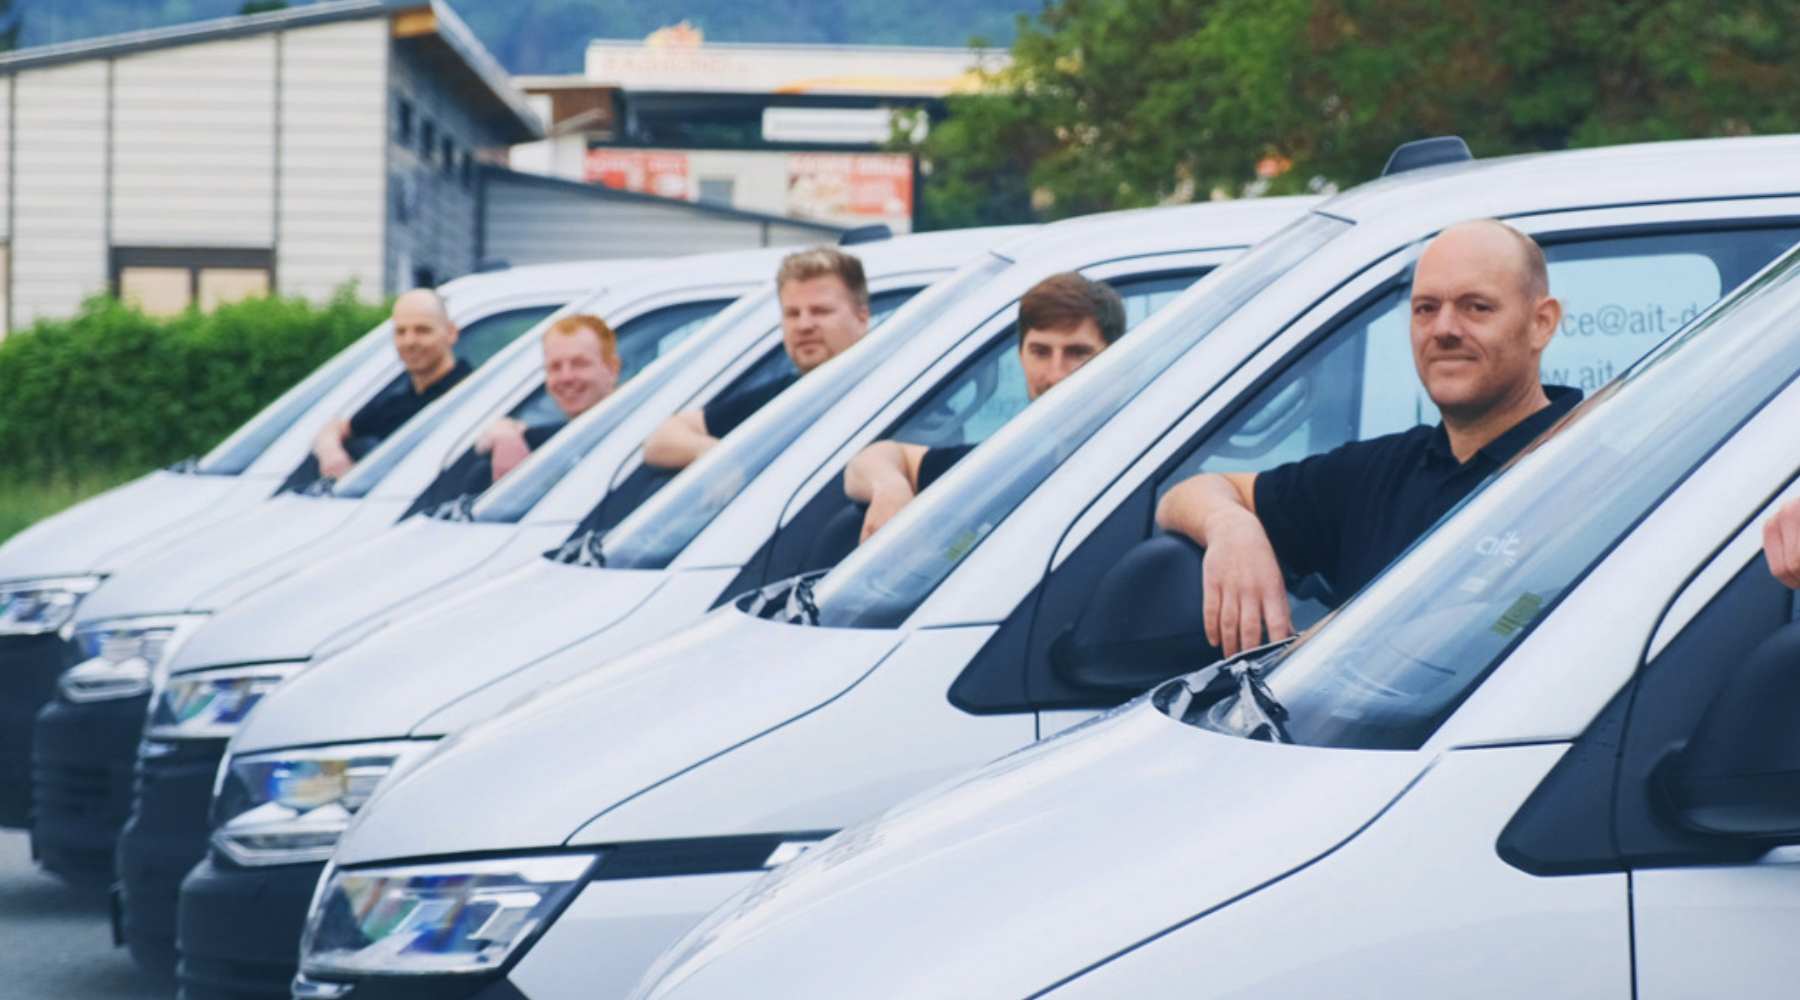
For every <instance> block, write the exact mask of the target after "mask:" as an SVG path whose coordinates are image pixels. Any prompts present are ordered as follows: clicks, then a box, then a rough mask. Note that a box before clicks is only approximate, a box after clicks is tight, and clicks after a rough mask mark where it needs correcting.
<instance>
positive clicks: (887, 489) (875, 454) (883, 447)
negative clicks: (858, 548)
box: [844, 441, 925, 545]
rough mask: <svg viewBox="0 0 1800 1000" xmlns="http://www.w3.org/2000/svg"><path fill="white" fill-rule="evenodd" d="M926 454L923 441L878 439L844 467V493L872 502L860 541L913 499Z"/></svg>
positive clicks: (864, 518)
mask: <svg viewBox="0 0 1800 1000" xmlns="http://www.w3.org/2000/svg"><path fill="white" fill-rule="evenodd" d="M924 458H925V447H924V446H923V445H917V444H901V443H900V442H898V441H877V442H875V443H874V444H872V445H870V446H868V447H867V448H864V449H863V450H862V451H860V452H857V454H856V457H855V458H852V459H851V460H850V464H849V465H846V466H845V467H844V495H845V496H847V497H849V498H850V499H852V500H854V501H856V502H857V503H863V504H868V505H869V509H868V512H867V513H866V514H864V515H863V525H862V537H860V538H858V539H857V544H859V545H860V544H862V543H863V542H866V541H868V540H869V536H870V535H873V534H874V533H875V532H877V531H880V530H881V526H882V525H884V524H886V523H888V521H890V520H892V519H893V516H894V515H895V514H898V513H900V511H901V510H903V509H904V508H905V507H906V505H907V504H909V503H912V500H913V497H914V496H916V495H918V490H919V463H920V462H922V461H924Z"/></svg>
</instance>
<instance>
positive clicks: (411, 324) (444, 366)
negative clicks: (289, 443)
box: [313, 288, 470, 479]
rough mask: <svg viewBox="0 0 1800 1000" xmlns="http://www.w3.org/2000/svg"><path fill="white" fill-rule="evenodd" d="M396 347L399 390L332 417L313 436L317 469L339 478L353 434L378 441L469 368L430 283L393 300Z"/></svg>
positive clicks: (348, 462)
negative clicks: (401, 372)
mask: <svg viewBox="0 0 1800 1000" xmlns="http://www.w3.org/2000/svg"><path fill="white" fill-rule="evenodd" d="M393 320H394V352H395V353H396V354H398V355H399V356H400V364H401V366H402V367H403V368H405V369H406V382H405V383H404V384H403V385H401V386H400V388H399V391H397V392H395V391H390V392H383V393H381V394H380V395H378V396H376V397H375V398H374V399H372V400H370V401H369V402H368V403H366V404H364V405H363V408H362V409H360V410H358V411H356V415H355V416H353V417H351V418H350V419H348V420H333V421H332V422H330V423H328V424H326V425H325V426H324V427H323V428H321V429H320V430H319V434H318V436H317V437H315V438H313V457H314V458H317V459H318V460H319V474H320V475H321V476H327V477H329V478H332V479H337V478H340V477H342V476H343V475H344V473H346V472H349V471H350V467H351V466H352V465H354V464H356V459H354V458H352V457H351V455H350V452H349V451H348V450H347V449H346V448H345V447H344V445H345V442H346V441H347V440H349V439H352V438H356V439H360V440H364V441H368V440H374V441H380V440H382V439H384V438H386V437H387V436H388V435H389V434H392V433H393V432H394V431H396V430H398V429H399V428H400V425H401V424H404V423H406V422H407V421H408V420H410V419H412V416H413V415H414V414H416V413H418V412H419V411H420V410H422V409H424V408H425V407H426V406H427V405H428V404H430V403H431V401H432V400H434V399H437V398H438V397H439V396H442V395H443V394H444V393H446V392H449V391H450V389H451V387H453V386H455V385H456V383H458V382H461V381H462V380H463V379H464V378H466V377H467V376H468V374H469V371H470V368H469V363H468V362H467V361H463V360H462V359H460V358H458V357H457V356H456V352H455V348H456V324H455V323H454V322H452V321H451V319H450V312H449V310H447V309H445V308H444V300H443V299H442V298H440V297H439V296H438V293H436V292H434V291H432V290H431V289H429V288H415V289H413V290H412V291H410V292H407V293H405V294H404V295H401V296H400V297H399V298H397V299H395V300H394V316H393Z"/></svg>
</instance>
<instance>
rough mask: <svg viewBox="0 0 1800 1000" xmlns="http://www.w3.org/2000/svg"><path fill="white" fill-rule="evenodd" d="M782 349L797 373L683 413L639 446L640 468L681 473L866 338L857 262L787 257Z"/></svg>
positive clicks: (781, 279) (836, 254) (813, 254)
mask: <svg viewBox="0 0 1800 1000" xmlns="http://www.w3.org/2000/svg"><path fill="white" fill-rule="evenodd" d="M775 290H776V296H777V297H778V298H779V299H780V301H781V343H782V346H783V347H784V348H785V349H786V350H787V355H788V358H789V360H791V361H792V362H793V363H794V373H793V374H790V375H787V376H784V377H782V378H779V379H775V380H773V381H771V382H767V383H764V384H762V385H757V386H750V387H748V388H745V389H741V390H739V391H736V392H729V393H726V394H724V395H722V396H720V397H719V398H717V399H715V400H713V401H712V402H711V403H708V404H707V405H706V406H705V407H704V408H702V409H698V410H683V411H681V412H680V413H677V414H675V415H674V416H672V417H670V418H669V419H668V420H666V421H664V422H663V425H662V426H661V427H658V428H657V429H656V431H655V432H654V433H652V434H651V435H650V437H649V438H648V439H647V440H645V442H644V462H645V464H647V465H653V466H656V467H657V468H660V469H685V468H687V466H688V465H690V464H691V463H692V462H693V461H694V460H695V459H697V458H699V457H700V456H701V455H704V454H706V453H707V452H708V451H710V450H711V449H712V446H713V445H716V444H718V443H719V439H720V438H722V437H724V436H725V435H727V434H729V433H731V431H732V430H733V429H734V428H736V427H737V425H739V424H741V423H743V422H744V421H746V420H748V419H750V415H751V414H753V413H755V412H756V411H757V410H760V409H762V407H763V404H765V403H767V402H768V401H769V400H771V399H774V398H775V397H776V396H778V395H780V394H781V392H782V390H784V389H786V388H787V387H788V386H790V385H793V384H794V383H795V382H797V381H799V380H800V379H801V377H803V376H805V375H806V374H807V373H808V372H811V371H812V370H814V369H816V368H818V367H819V366H820V365H822V364H824V363H825V362H827V361H830V360H831V359H832V358H835V357H837V356H838V355H839V354H841V353H843V352H844V351H846V350H849V348H850V347H851V345H853V344H855V343H856V342H857V341H859V340H861V339H862V338H863V335H864V334H866V333H868V332H869V283H868V280H867V279H866V278H865V277H864V276H863V266H862V261H860V260H858V259H857V258H855V257H853V256H851V255H850V254H847V253H844V252H843V251H842V250H837V249H835V248H832V247H813V248H812V249H810V250H802V251H800V252H798V253H792V254H789V255H788V256H787V257H785V258H783V259H782V261H781V268H780V270H778V271H777V272H776V273H775Z"/></svg>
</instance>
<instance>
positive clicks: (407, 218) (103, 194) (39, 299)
mask: <svg viewBox="0 0 1800 1000" xmlns="http://www.w3.org/2000/svg"><path fill="white" fill-rule="evenodd" d="M541 134H542V130H541V123H540V122H539V121H538V120H537V118H536V116H535V115H534V114H533V113H532V112H531V111H530V109H529V107H528V106H527V104H526V99H525V97H524V95H523V94H522V93H520V92H519V91H518V90H517V89H516V88H515V87H514V86H513V85H512V83H511V81H510V79H509V78H508V77H507V76H506V74H505V72H504V71H503V70H501V69H500V68H499V67H498V65H496V64H495V63H494V62H493V59H492V57H490V56H489V55H487V53H486V52H485V51H483V50H482V49H481V47H480V44H479V43H478V42H476V41H474V39H473V36H472V35H471V34H470V33H469V31H468V29H467V27H466V26H464V25H463V24H462V23H461V22H460V21H458V20H457V19H456V16H455V14H454V13H452V12H451V11H450V10H449V9H448V8H447V7H445V6H444V5H443V3H442V2H441V0H319V2H316V3H312V4H306V5H302V6H298V7H292V8H289V9H286V10H283V11H276V12H270V13H265V14H255V15H245V16H241V17H234V18H224V19H221V20H218V21H210V22H202V23H199V24H196V25H188V26H182V27H178V28H170V29H159V30H156V31H149V32H141V33H137V34H133V35H122V36H117V37H114V38H103V39H93V40H90V41H85V42H75V43H67V44H63V45H56V46H45V47H41V48H38V49H26V50H21V51H18V52H13V53H7V54H3V55H0V336H4V335H5V333H6V332H7V331H9V330H15V329H19V328H20V327H22V326H24V325H27V324H29V323H30V322H31V321H33V320H34V319H37V318H39V317H64V316H68V315H70V314H72V313H74V312H75V311H76V310H77V309H78V308H79V307H80V304H81V302H82V300H83V299H85V298H87V297H88V296H90V295H93V294H96V293H99V292H105V291H112V292H114V293H115V294H119V295H121V296H124V297H126V298H128V299H132V300H135V301H137V302H138V303H140V304H141V305H143V306H144V307H145V308H146V309H149V310H151V311H156V312H175V311H179V310H181V309H184V308H187V307H188V306H189V305H193V304H197V305H199V306H201V307H202V308H210V307H211V306H213V305H215V304H217V303H219V302H224V301H229V300H230V299H232V298H237V297H241V296H246V295H257V294H265V293H268V292H279V293H282V294H288V295H300V296H305V297H307V298H312V299H324V298H326V297H328V296H330V295H332V294H333V293H334V292H336V291H338V290H339V289H341V288H343V287H344V286H345V285H347V284H350V283H354V284H355V286H356V287H357V289H358V292H359V294H360V295H361V296H362V297H364V298H376V297H379V296H382V295H390V294H393V293H395V292H398V291H401V290H403V289H406V288H411V287H414V286H415V285H419V284H436V283H441V282H443V281H446V280H448V279H450V278H454V277H457V276H458V275H462V274H466V273H468V272H469V271H472V270H474V269H475V268H476V267H477V266H478V264H479V262H480V261H481V260H482V259H483V258H492V257H499V258H505V259H509V260H511V261H513V262H516V263H530V262H540V261H544V262H548V261H562V260H570V259H576V258H583V257H608V256H644V255H655V254H677V253H690V252H697V251H703V250H718V249H728V248H733V247H757V246H770V245H775V244H789V243H800V242H812V241H817V240H820V239H830V238H833V237H834V236H835V235H836V232H837V231H836V230H835V229H833V228H831V227H825V226H809V225H806V224H804V223H794V222H792V221H790V220H784V219H780V218H767V217H761V216H754V215H751V214H748V213H741V212H732V211H729V210H718V209H712V208H708V207H705V206H696V205H692V204H689V203H687V202H667V201H663V200H661V199H651V198H643V197H627V198H624V199H622V200H621V199H617V198H611V197H606V196H605V195H604V193H603V192H596V191H591V190H583V186H582V185H565V186H563V187H556V186H554V185H552V186H551V187H542V186H538V187H533V186H530V185H521V184H511V183H507V182H506V181H505V179H506V178H509V177H515V176H517V175H513V174H511V173H510V172H508V171H504V170H498V171H496V170H493V169H491V168H484V167H482V166H481V165H480V163H479V158H478V151H481V150H494V151H499V150H504V149H505V148H507V147H508V146H510V145H513V144H515V143H518V142H521V141H525V140H528V139H534V138H537V137H538V136H540V135H541ZM496 177H498V178H500V180H499V181H497V182H496V183H495V185H494V190H492V191H489V190H487V187H488V184H489V182H490V181H491V180H493V179H494V178H496ZM558 183H560V182H558Z"/></svg>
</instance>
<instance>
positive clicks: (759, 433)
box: [605, 254, 1008, 569]
mask: <svg viewBox="0 0 1800 1000" xmlns="http://www.w3.org/2000/svg"><path fill="white" fill-rule="evenodd" d="M1007 266H1008V262H1007V261H1006V260H1005V259H1004V258H1002V257H996V256H993V255H991V254H984V255H982V256H981V257H980V258H978V259H977V260H975V261H973V262H971V263H969V264H966V265H964V266H963V267H962V268H961V269H959V270H958V271H957V273H956V274H954V275H952V276H950V277H948V278H945V279H944V280H942V281H939V282H937V283H936V284H933V285H932V286H931V287H930V288H927V289H926V290H925V291H923V292H921V293H919V295H918V296H917V297H916V298H914V299H913V300H912V301H911V302H908V303H907V304H906V305H904V306H902V307H901V308H900V309H899V311H897V312H895V313H894V315H893V319H892V321H891V322H889V323H885V324H883V325H882V326H881V328H880V330H879V331H878V332H872V333H871V334H870V335H868V336H866V337H864V338H863V339H862V341H861V342H860V343H858V344H857V345H856V346H855V347H852V348H851V349H850V350H848V351H845V352H844V353H843V354H840V355H838V356H837V357H836V358H833V359H832V360H831V361H828V362H826V363H825V364H824V365H821V366H820V367H819V368H818V370H816V371H815V372H813V373H812V374H810V375H808V376H807V377H806V378H804V379H802V380H801V381H800V383H799V384H798V385H796V386H795V387H794V388H793V389H790V390H789V391H787V392H784V393H782V394H781V395H779V396H777V397H775V399H774V401H773V402H771V403H769V404H768V405H767V406H764V407H763V408H762V410H761V411H760V412H758V413H757V414H756V415H755V416H753V417H751V418H750V419H749V420H747V421H745V422H744V425H743V426H742V427H740V428H738V429H737V430H735V431H733V432H732V433H730V434H728V435H726V437H725V439H724V441H723V442H721V443H720V444H719V446H718V447H715V448H713V449H712V450H711V451H709V452H707V453H706V454H705V455H704V456H702V457H701V459H700V460H699V461H698V462H695V463H694V464H693V465H690V466H688V467H687V468H686V469H684V470H683V471H682V472H681V474H680V475H678V476H676V477H675V478H674V480H672V481H671V482H670V483H669V485H667V486H665V487H663V488H662V489H661V490H660V491H658V492H657V493H656V495H655V496H653V497H651V498H650V499H649V500H646V501H644V503H643V504H642V505H641V506H639V507H638V509H637V510H635V511H633V512H632V513H631V514H630V515H628V516H627V517H626V518H625V520H623V521H620V522H619V525H618V527H616V528H614V529H613V531H612V532H611V533H610V534H609V535H608V536H607V538H606V542H605V552H606V564H607V565H608V566H612V567H618V568H626V569H662V568H663V567H665V566H667V565H668V564H669V562H670V561H671V560H673V559H674V558H675V557H676V556H677V555H679V554H680V552H681V550H682V549H684V548H686V547H687V544H688V543H689V542H691V541H693V540H694V537H695V536H696V535H698V534H700V532H701V531H703V530H705V528H706V526H707V525H709V524H711V523H712V520H713V518H714V517H717V516H718V514H719V512H720V511H721V510H724V509H725V505H726V504H728V503H730V502H731V501H732V500H733V499H735V498H736V497H737V495H738V493H739V492H740V491H741V490H742V489H743V488H744V486H745V485H747V484H748V483H749V482H750V480H752V479H754V478H756V476H757V474H758V473H760V472H762V470H763V469H764V468H767V467H768V465H769V464H770V463H771V462H774V461H775V459H776V458H777V457H778V456H780V454H781V453H782V452H783V451H785V450H787V447H788V445H790V444H792V443H793V442H794V439H795V438H797V437H799V436H800V435H801V433H802V432H804V431H806V430H807V429H808V428H810V427H812V426H813V425H814V424H815V423H817V422H818V421H819V419H820V418H821V417H823V416H824V415H825V412H826V411H827V410H829V409H830V408H831V407H833V406H835V405H836V404H837V402H838V400H840V399H842V398H844V396H845V395H846V394H847V393H849V391H850V390H851V389H853V388H854V387H855V386H856V385H857V383H859V382H861V381H862V380H863V378H864V377H865V376H867V375H868V374H869V373H870V372H872V371H874V370H875V369H876V368H879V367H880V366H881V365H883V364H884V363H886V362H887V361H888V359H890V358H892V357H893V356H894V355H895V353H897V352H898V351H899V350H900V349H901V348H902V347H904V346H906V344H907V343H909V342H910V341H911V340H912V339H913V335H914V334H916V333H918V332H919V331H921V330H923V329H925V328H927V327H929V326H930V325H931V324H933V323H935V322H936V321H937V320H938V319H939V318H940V317H941V316H943V315H944V314H945V313H946V312H947V311H949V310H950V308H951V307H953V306H955V305H956V304H957V303H958V302H959V301H961V300H962V299H963V298H964V297H965V296H966V295H968V294H969V293H970V292H973V291H974V290H975V289H977V288H979V287H981V286H982V285H983V284H985V283H987V282H988V281H990V280H992V279H993V277H994V276H995V275H997V274H999V273H1000V272H1001V271H1004V270H1005V269H1006V268H1007Z"/></svg>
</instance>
